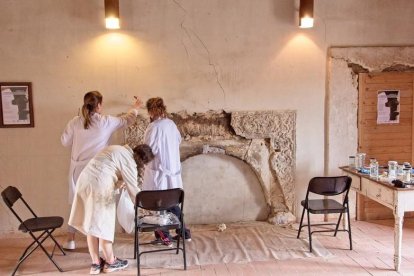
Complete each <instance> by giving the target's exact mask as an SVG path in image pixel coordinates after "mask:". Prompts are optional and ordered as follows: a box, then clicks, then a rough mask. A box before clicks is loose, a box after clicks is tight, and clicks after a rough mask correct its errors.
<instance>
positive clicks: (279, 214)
mask: <svg viewBox="0 0 414 276" xmlns="http://www.w3.org/2000/svg"><path fill="white" fill-rule="evenodd" d="M170 118H171V119H172V120H173V121H174V122H175V123H176V124H177V127H178V129H179V130H180V133H181V135H182V137H183V138H184V139H183V142H182V143H181V148H180V152H181V161H184V160H186V159H187V158H189V157H191V156H195V155H198V154H203V153H204V154H205V153H209V152H214V153H224V154H227V155H229V156H233V157H236V158H238V159H240V160H243V161H244V162H246V163H247V164H248V165H250V167H251V168H252V169H253V171H254V172H255V174H256V176H257V178H258V180H259V182H260V183H261V185H262V189H263V192H264V196H265V198H266V202H267V204H268V205H269V206H270V214H269V219H268V220H269V222H271V223H275V224H286V223H290V222H292V221H294V220H295V217H294V215H293V214H292V213H294V206H295V187H294V175H295V150H296V140H295V130H296V112H295V111H235V112H231V113H228V112H224V111H208V112H206V113H194V114H188V113H187V112H186V111H182V112H178V113H172V114H170ZM148 124H149V118H147V117H143V116H138V117H137V121H136V123H135V124H134V125H132V126H130V127H129V128H127V130H126V131H125V139H126V143H128V144H130V145H131V146H135V145H137V144H139V143H142V141H143V137H144V132H145V129H146V127H147V125H148Z"/></svg>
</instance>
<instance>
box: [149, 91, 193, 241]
mask: <svg viewBox="0 0 414 276" xmlns="http://www.w3.org/2000/svg"><path fill="white" fill-rule="evenodd" d="M146 106H147V110H148V114H149V115H150V118H151V123H150V124H149V125H148V127H147V129H146V131H145V135H144V143H145V144H147V145H149V146H150V147H151V149H152V152H153V153H154V156H155V158H154V160H153V161H151V162H150V163H148V164H147V165H146V166H145V171H144V179H143V185H142V189H143V190H166V189H174V188H183V181H182V179H181V162H180V143H181V134H180V132H179V131H178V129H177V126H176V125H175V123H174V122H173V121H172V120H171V119H169V118H167V108H166V106H165V105H164V101H163V99H162V98H151V99H149V100H148V101H147V103H146ZM168 211H169V212H171V213H174V214H175V215H176V216H178V217H179V216H180V214H181V210H180V208H179V207H178V206H177V207H176V208H172V209H171V210H168ZM177 233H179V231H177ZM155 236H156V238H157V239H158V238H160V239H162V240H163V242H164V244H165V245H170V244H171V236H170V235H169V233H168V232H162V233H159V232H156V233H155ZM176 238H177V236H175V237H174V238H172V239H176ZM185 239H186V240H187V241H190V240H191V233H190V230H189V229H185Z"/></svg>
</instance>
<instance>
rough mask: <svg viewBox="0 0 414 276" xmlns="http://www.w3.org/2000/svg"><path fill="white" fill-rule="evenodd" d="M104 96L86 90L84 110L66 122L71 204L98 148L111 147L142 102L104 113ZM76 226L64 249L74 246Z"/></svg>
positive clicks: (70, 229) (69, 234)
mask: <svg viewBox="0 0 414 276" xmlns="http://www.w3.org/2000/svg"><path fill="white" fill-rule="evenodd" d="M102 100H103V97H102V95H101V93H99V92H98V91H90V92H87V93H86V94H85V96H84V98H83V102H84V103H83V106H82V112H81V115H80V116H75V117H74V118H73V119H72V120H70V121H69V123H68V124H67V125H66V128H65V130H64V131H63V134H62V136H61V142H62V145H63V146H65V147H72V152H71V162H70V168H69V179H68V180H69V204H72V201H73V195H74V191H75V183H76V181H77V179H78V177H79V175H80V173H81V171H82V170H83V168H84V167H85V166H86V164H87V163H88V162H89V160H91V158H92V157H94V156H95V154H97V153H98V152H99V151H101V150H102V149H104V148H105V147H106V146H108V142H109V139H110V138H111V135H112V134H113V133H114V132H115V131H116V130H118V129H120V128H123V127H126V126H127V125H131V124H133V123H134V121H135V119H136V116H137V115H138V109H139V108H140V107H141V106H142V101H141V100H139V99H136V101H135V104H134V106H133V107H132V108H131V109H130V110H129V111H128V113H127V114H125V115H122V116H120V117H115V116H110V115H102V114H101V113H102V105H103V102H102ZM75 232H76V231H75V229H73V228H72V227H70V226H68V235H67V242H66V244H64V246H63V247H64V248H65V249H72V250H73V249H75V248H76V244H75Z"/></svg>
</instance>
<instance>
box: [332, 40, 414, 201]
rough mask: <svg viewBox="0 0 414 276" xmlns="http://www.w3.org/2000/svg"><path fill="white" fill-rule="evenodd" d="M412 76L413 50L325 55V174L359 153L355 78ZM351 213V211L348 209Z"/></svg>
mask: <svg viewBox="0 0 414 276" xmlns="http://www.w3.org/2000/svg"><path fill="white" fill-rule="evenodd" d="M371 72H372V73H374V72H414V47H413V46H404V47H346V48H343V47H342V48H341V47H332V48H330V49H329V52H328V72H327V76H328V77H327V91H326V95H327V96H326V105H325V106H326V117H325V126H326V127H325V137H326V139H325V140H326V143H325V173H326V174H327V175H334V174H340V170H339V169H338V167H339V166H344V165H346V164H348V156H349V155H354V154H355V153H356V152H357V150H358V128H357V126H358V74H359V73H371ZM351 209H352V208H351Z"/></svg>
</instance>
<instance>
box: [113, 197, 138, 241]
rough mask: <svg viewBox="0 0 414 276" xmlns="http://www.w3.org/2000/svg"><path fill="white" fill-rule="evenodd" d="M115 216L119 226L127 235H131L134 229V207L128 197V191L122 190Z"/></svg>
mask: <svg viewBox="0 0 414 276" xmlns="http://www.w3.org/2000/svg"><path fill="white" fill-rule="evenodd" d="M116 216H117V218H118V222H119V224H120V225H121V226H122V228H123V229H124V230H125V232H127V233H129V234H130V233H132V232H133V231H134V227H135V221H134V219H135V206H134V203H133V202H132V200H131V198H130V197H129V195H128V191H127V190H126V189H123V190H122V192H121V196H120V198H119V202H118V207H117V208H116Z"/></svg>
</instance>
